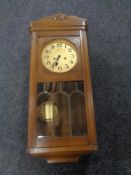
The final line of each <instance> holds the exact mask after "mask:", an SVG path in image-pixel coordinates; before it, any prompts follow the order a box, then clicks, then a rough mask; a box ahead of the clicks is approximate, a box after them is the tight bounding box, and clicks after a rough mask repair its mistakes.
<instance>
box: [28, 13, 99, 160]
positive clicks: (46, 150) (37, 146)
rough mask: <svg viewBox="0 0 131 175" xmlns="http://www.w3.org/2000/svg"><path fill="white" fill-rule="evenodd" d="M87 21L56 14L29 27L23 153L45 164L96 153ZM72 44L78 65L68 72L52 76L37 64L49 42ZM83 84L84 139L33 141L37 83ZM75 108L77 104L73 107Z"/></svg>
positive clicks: (55, 138) (35, 127) (77, 137)
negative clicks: (27, 116) (37, 158)
mask: <svg viewBox="0 0 131 175" xmlns="http://www.w3.org/2000/svg"><path fill="white" fill-rule="evenodd" d="M86 30H87V20H86V19H81V18H79V17H76V16H67V15H64V14H57V15H54V16H50V17H45V18H41V19H39V20H36V21H33V22H32V23H31V25H30V32H31V52H30V85H29V86H30V87H29V120H28V145H27V152H28V153H30V154H31V155H33V156H39V157H43V158H45V159H46V160H47V161H48V162H49V163H56V162H75V161H78V160H79V158H80V156H81V155H85V154H88V153H91V152H93V151H96V150H97V141H96V127H95V118H94V106H93V97H92V85H91V77H90V66H89V55H88V43H87V35H86ZM59 38H61V39H65V40H68V41H70V42H72V43H73V44H74V45H75V46H76V47H77V50H78V63H77V65H76V66H75V67H74V68H73V69H72V70H71V71H69V72H65V73H61V74H58V73H53V72H50V71H49V70H47V69H46V68H45V67H44V66H43V65H42V63H41V51H42V48H43V46H44V45H45V44H46V43H47V42H49V41H51V40H53V39H59ZM59 81H65V82H66V81H83V82H84V94H85V109H86V116H85V118H86V125H87V135H84V136H64V137H45V138H42V139H39V138H37V102H36V99H37V84H38V83H41V82H43V83H44V82H59ZM76 106H77V104H76Z"/></svg>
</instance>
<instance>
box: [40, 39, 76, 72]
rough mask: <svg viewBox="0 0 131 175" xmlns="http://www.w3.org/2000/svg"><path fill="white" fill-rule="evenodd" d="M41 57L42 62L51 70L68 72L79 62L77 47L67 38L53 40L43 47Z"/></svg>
mask: <svg viewBox="0 0 131 175" xmlns="http://www.w3.org/2000/svg"><path fill="white" fill-rule="evenodd" d="M41 59H42V64H43V65H44V66H45V67H46V68H47V69H48V70H50V71H51V72H56V73H63V72H68V71H70V70H71V69H73V68H74V66H75V65H76V64H77V61H78V56H77V49H76V47H75V46H74V44H72V43H71V42H69V41H67V40H64V39H56V40H52V41H50V42H48V43H47V44H46V45H45V46H44V48H43V49H42V53H41Z"/></svg>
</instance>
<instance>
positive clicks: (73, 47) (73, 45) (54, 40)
mask: <svg viewBox="0 0 131 175" xmlns="http://www.w3.org/2000/svg"><path fill="white" fill-rule="evenodd" d="M56 42H58V43H63V44H66V45H68V46H70V47H71V48H72V49H73V50H74V51H75V54H76V62H75V64H74V65H73V67H72V68H71V69H69V70H65V71H62V72H56V71H55V70H51V69H49V68H48V67H46V66H45V64H44V61H43V52H44V49H45V48H46V47H47V46H48V45H50V44H53V43H56ZM78 58H79V57H78V49H77V47H76V45H75V44H73V43H72V42H71V41H69V40H66V39H63V38H59V39H53V40H50V41H48V42H46V44H44V46H43V47H42V49H41V63H42V65H43V66H44V68H46V69H47V70H48V71H50V72H53V73H57V74H62V73H66V72H70V71H72V69H73V68H74V67H75V66H76V65H77V63H78Z"/></svg>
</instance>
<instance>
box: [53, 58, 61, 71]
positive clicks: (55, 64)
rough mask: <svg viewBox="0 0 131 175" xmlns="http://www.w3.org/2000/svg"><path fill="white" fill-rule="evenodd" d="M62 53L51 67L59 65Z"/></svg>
mask: <svg viewBox="0 0 131 175" xmlns="http://www.w3.org/2000/svg"><path fill="white" fill-rule="evenodd" d="M60 57H61V55H58V57H57V58H56V60H55V61H54V63H53V64H52V65H51V68H54V67H55V66H57V65H58V61H59V59H60Z"/></svg>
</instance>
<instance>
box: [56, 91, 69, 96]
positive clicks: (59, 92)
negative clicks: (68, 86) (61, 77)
mask: <svg viewBox="0 0 131 175" xmlns="http://www.w3.org/2000/svg"><path fill="white" fill-rule="evenodd" d="M59 94H61V95H63V96H66V97H68V96H69V94H68V93H67V92H65V91H58V92H56V93H54V95H53V97H55V96H57V95H59Z"/></svg>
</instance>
